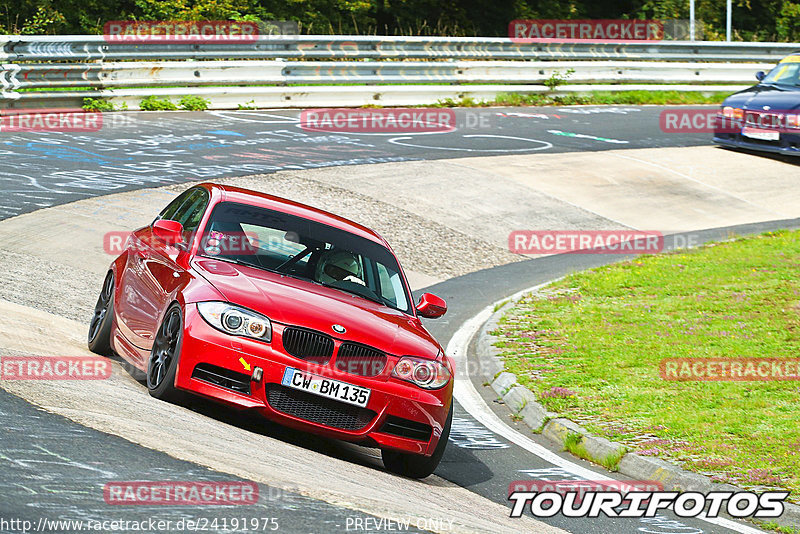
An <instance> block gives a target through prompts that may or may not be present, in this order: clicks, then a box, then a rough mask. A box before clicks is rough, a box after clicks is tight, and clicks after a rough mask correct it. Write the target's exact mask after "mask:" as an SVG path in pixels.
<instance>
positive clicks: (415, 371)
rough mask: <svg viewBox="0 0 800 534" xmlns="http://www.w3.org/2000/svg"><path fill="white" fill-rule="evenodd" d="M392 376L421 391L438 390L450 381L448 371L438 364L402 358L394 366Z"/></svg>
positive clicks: (419, 359) (420, 359) (418, 359)
mask: <svg viewBox="0 0 800 534" xmlns="http://www.w3.org/2000/svg"><path fill="white" fill-rule="evenodd" d="M392 376H393V377H395V378H399V379H400V380H405V381H407V382H411V383H412V384H416V385H417V386H419V387H421V388H423V389H439V388H441V387H443V386H444V385H446V384H447V383H448V382H449V381H450V371H448V370H447V367H445V366H444V365H442V364H441V363H439V362H435V361H432V360H423V359H422V358H412V357H411V356H403V357H402V358H400V360H399V361H398V362H397V364H396V365H395V366H394V369H393V370H392Z"/></svg>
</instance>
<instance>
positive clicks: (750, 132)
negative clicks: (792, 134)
mask: <svg viewBox="0 0 800 534" xmlns="http://www.w3.org/2000/svg"><path fill="white" fill-rule="evenodd" d="M742 135H743V136H745V137H749V138H751V139H760V140H761V141H777V140H778V139H780V136H781V135H780V133H778V132H776V131H775V130H764V129H762V128H749V127H744V128H742Z"/></svg>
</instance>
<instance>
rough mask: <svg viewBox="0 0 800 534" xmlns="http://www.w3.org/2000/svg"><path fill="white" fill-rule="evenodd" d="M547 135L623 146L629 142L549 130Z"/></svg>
mask: <svg viewBox="0 0 800 534" xmlns="http://www.w3.org/2000/svg"><path fill="white" fill-rule="evenodd" d="M547 133H551V134H553V135H562V136H564V137H576V138H580V139H591V140H593V141H603V142H604V143H617V144H621V145H626V144H628V141H623V140H621V139H610V138H608V137H597V136H596V135H587V134H579V133H573V132H562V131H561V130H547Z"/></svg>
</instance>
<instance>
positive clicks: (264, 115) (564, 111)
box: [0, 106, 800, 534]
mask: <svg viewBox="0 0 800 534" xmlns="http://www.w3.org/2000/svg"><path fill="white" fill-rule="evenodd" d="M662 109H663V108H660V107H633V106H631V107H626V106H617V107H595V106H591V107H573V108H517V109H510V108H485V109H467V110H456V120H457V124H458V127H457V128H456V129H455V130H454V131H452V132H446V133H436V134H417V135H397V134H380V135H369V134H364V133H342V132H319V131H309V130H304V129H303V128H301V127H299V125H298V120H297V116H298V114H299V112H297V111H269V112H264V111H261V112H247V111H241V112H203V113H124V114H116V115H107V116H106V124H105V125H104V128H103V129H102V130H100V131H98V132H87V133H80V134H76V133H45V134H42V133H0V143H1V145H0V156H1V157H0V171H1V174H0V191H2V194H0V220H1V219H8V218H10V217H14V216H16V215H20V214H24V213H29V212H34V211H36V210H38V209H41V208H46V207H50V206H57V205H61V204H65V203H69V202H73V201H76V200H82V199H86V198H90V197H93V196H97V195H104V194H113V193H119V192H123V191H130V190H135V189H142V188H150V187H156V186H161V185H168V184H180V183H183V182H190V181H195V180H206V179H216V178H222V177H230V176H247V175H253V174H270V173H274V172H278V171H282V170H304V169H314V168H321V167H338V166H348V165H367V164H374V163H388V162H406V161H409V162H410V161H426V160H438V159H450V158H463V157H467V156H491V155H511V154H531V153H554V154H555V153H570V152H582V153H586V152H598V151H607V150H620V149H645V148H666V147H685V146H703V145H708V144H710V143H709V140H708V137H709V136H708V134H704V133H696V134H668V133H664V132H662V131H661V130H660V128H659V120H658V118H659V114H660V113H661V111H662ZM753 157H754V158H755V159H756V160H758V159H760V158H759V157H758V156H753ZM785 165H786V166H787V167H788V169H790V170H791V171H792V172H794V173H795V174H797V166H796V165H794V164H792V163H786V164H785ZM278 194H280V193H278ZM444 200H445V199H442V201H443V202H444ZM797 226H800V221H798V220H785V221H777V222H772V223H764V224H751V225H747V226H738V227H736V228H735V229H733V230H735V231H736V232H738V233H746V232H753V231H763V230H767V229H773V228H786V227H797ZM729 230H732V229H731V228H720V229H717V230H711V231H708V232H700V233H697V232H696V233H695V235H696V236H699V239H700V240H701V241H703V240H710V239H719V238H721V237H724V236H726V235H727V234H728V231H729ZM617 259H619V257H617V256H596V255H595V256H591V255H589V256H586V255H564V256H549V257H544V258H537V259H533V260H529V261H516V262H512V263H507V264H505V265H500V266H497V267H493V268H490V269H485V270H481V271H478V272H474V273H470V274H466V275H463V276H460V277H456V278H452V279H449V280H446V281H443V282H440V283H438V284H435V285H433V286H431V287H429V288H426V289H427V290H430V291H431V292H433V293H436V294H439V295H440V296H442V297H443V298H445V299H446V300H447V301H448V304H449V308H450V311H449V312H448V315H446V316H445V318H444V319H442V320H438V321H428V323H427V325H428V327H429V328H430V329H431V331H432V332H433V333H434V334H435V335H436V336H437V338H438V339H439V340H440V342H442V344H443V345H445V346H446V345H447V344H448V341H449V340H450V339H451V338H452V337H453V336H454V334H456V332H457V331H458V330H459V328H461V326H462V324H464V323H465V322H466V321H468V320H469V319H470V318H471V317H473V316H474V315H476V314H477V313H478V312H480V311H481V309H483V308H484V307H486V306H487V305H490V304H491V303H493V302H495V301H497V300H500V299H502V298H505V297H507V296H508V295H510V294H512V293H515V292H517V291H519V290H522V289H525V288H528V287H531V286H534V285H536V284H539V283H543V282H545V281H547V280H551V279H554V278H557V277H559V276H562V275H564V274H566V273H567V272H570V271H572V270H576V269H583V268H589V267H592V266H596V265H600V264H602V263H607V262H610V261H615V260H617ZM0 345H4V343H0ZM470 352H471V351H470ZM468 354H469V353H468ZM1 355H2V354H0V356H1ZM470 357H471V356H470ZM472 378H473V385H474V386H475V388H476V389H477V390H478V391H480V392H481V393H482V395H483V397H484V400H485V406H484V413H483V414H478V415H479V417H477V418H476V414H475V413H472V412H469V411H467V410H466V409H465V408H464V407H462V406H461V405H457V408H456V414H455V420H454V426H453V431H452V434H451V437H450V440H451V443H450V444H449V447H448V449H447V452H446V454H445V457H444V459H443V461H442V463H441V465H440V467H439V469H438V470H437V471H436V475H438V476H440V477H442V478H443V479H445V480H447V481H449V482H451V483H454V484H456V485H458V486H460V487H462V488H466V489H467V490H469V491H471V492H474V493H476V494H478V495H480V496H483V497H485V498H487V499H489V500H491V501H494V502H496V503H499V504H501V505H506V504H507V501H506V496H507V487H508V484H509V482H511V481H513V480H520V479H526V478H537V479H548V478H550V479H559V480H560V479H565V478H569V479H572V478H574V479H580V478H584V479H585V478H588V477H589V476H591V474H592V473H596V474H597V475H598V476H599V477H602V476H607V475H608V473H607V472H605V471H604V470H602V469H597V468H595V467H594V466H593V465H592V464H589V463H587V462H584V461H582V460H578V459H576V458H574V457H572V456H570V455H568V454H565V453H562V452H560V451H558V450H556V449H554V448H553V447H551V446H550V445H549V443H548V442H547V441H546V440H544V439H541V438H540V437H539V436H538V435H535V434H531V433H530V432H529V431H527V430H526V429H524V428H521V427H517V428H516V429H510V430H509V431H508V432H506V433H504V434H503V435H500V434H498V433H496V432H493V431H491V430H489V429H487V428H486V427H485V426H484V425H483V424H482V423H480V422H479V420H478V419H479V418H480V417H481V416H487V415H486V414H489V413H493V414H495V415H496V416H498V417H500V418H501V419H503V420H504V421H505V422H506V423H507V424H508V425H510V426H511V427H514V426H515V425H516V424H515V423H514V422H513V421H511V419H510V418H509V417H508V411H507V408H505V407H504V406H502V405H499V404H497V403H496V402H494V398H493V396H492V395H490V394H489V393H487V392H486V389H487V388H483V387H481V386H482V384H481V383H480V382H481V380H480V379H479V378H476V377H472ZM142 394H144V395H146V393H144V392H143V393H142ZM195 409H196V410H198V411H199V412H200V413H201V414H203V415H204V416H206V417H209V418H211V419H213V420H216V422H217V423H218V424H219V425H230V426H231V427H238V428H239V429H242V430H244V431H246V432H251V433H255V434H268V435H270V436H272V437H277V439H280V440H282V441H284V442H286V443H288V444H290V445H292V446H294V447H298V448H304V449H310V450H313V451H318V452H322V453H323V454H326V455H329V456H331V457H335V458H341V459H345V460H347V461H350V462H354V463H358V464H362V465H367V466H370V467H373V468H374V469H380V460H379V459H377V458H375V456H374V454H372V453H370V452H369V451H365V450H361V448H358V447H355V446H351V445H347V444H340V443H337V442H329V441H324V440H320V439H318V438H312V437H309V436H306V435H304V434H301V433H297V432H293V431H289V430H287V429H284V428H281V427H277V426H276V425H272V424H268V423H266V422H253V421H250V420H248V419H246V418H244V417H241V416H240V415H239V414H234V413H231V412H230V411H228V410H225V409H222V408H218V407H216V406H213V405H210V404H205V403H200V404H199V405H198V407H196V408H195ZM0 413H2V417H3V420H4V421H5V422H6V424H5V425H4V427H3V429H2V431H0V461H1V462H2V463H0V465H2V470H0V484H2V486H1V487H2V490H0V517H18V518H21V519H29V520H32V521H34V524H35V523H36V520H37V518H40V517H42V516H43V515H44V516H45V517H47V518H49V519H60V518H61V519H98V520H99V519H107V518H108V516H110V515H111V516H113V518H114V519H121V520H125V519H127V520H141V519H144V518H151V517H157V518H160V519H165V520H166V519H169V520H172V521H173V522H174V521H177V520H179V519H181V518H194V519H197V518H198V517H200V516H205V517H231V516H238V517H241V518H253V517H258V518H264V517H276V518H278V522H279V524H280V531H281V532H344V531H348V530H349V531H356V530H359V529H357V528H356V527H354V525H355V524H356V522H355V520H356V519H359V520H360V522H359V523H358V524H361V525H363V524H365V523H364V522H363V521H365V520H367V519H371V520H373V521H374V523H372V524H373V527H372V531H373V532H375V531H379V532H406V531H407V530H405V529H402V528H400V529H398V528H389V527H391V525H388V526H387V525H386V524H385V523H378V522H379V521H380V520H381V518H380V517H378V516H377V515H371V514H365V513H362V512H358V511H356V510H355V509H354V507H353V506H350V505H348V504H347V503H338V504H337V503H330V502H325V501H324V500H322V499H318V498H314V497H309V496H306V495H301V494H299V493H295V492H289V491H286V490H283V489H280V488H276V487H271V486H268V485H264V484H260V485H259V493H260V495H261V500H260V504H259V505H257V506H255V507H236V508H237V509H235V510H231V509H230V507H223V506H219V507H209V508H205V509H203V510H202V512H198V511H197V510H191V509H187V508H186V507H160V508H159V509H152V508H149V507H130V506H128V507H125V506H122V507H113V508H114V509H113V510H111V511H109V506H108V505H107V504H106V503H105V502H104V501H103V499H102V491H101V490H102V486H103V484H104V483H105V482H107V481H109V480H141V479H148V480H235V479H236V477H232V476H231V475H228V474H223V473H220V472H218V471H214V470H212V469H209V468H207V467H203V466H201V465H197V464H195V463H191V462H187V461H183V460H178V459H176V458H173V457H172V456H170V455H167V454H165V453H163V452H159V451H156V450H151V449H150V448H146V447H143V446H140V445H137V444H134V443H131V442H130V441H127V440H125V439H122V438H120V437H118V436H115V435H111V434H106V433H103V432H99V431H97V430H94V429H91V428H86V427H84V426H82V425H79V424H77V423H75V422H73V421H70V420H69V419H67V418H64V417H62V416H60V415H55V414H52V413H48V412H45V411H42V410H40V409H38V408H36V407H35V406H33V405H32V404H30V403H28V402H26V401H24V400H22V399H20V398H19V397H17V396H15V395H12V394H10V393H8V392H6V391H4V390H2V389H0ZM165 424H167V422H165ZM514 430H517V431H519V432H520V433H524V435H525V436H526V437H527V438H529V439H532V440H533V441H535V442H536V443H538V444H539V445H540V446H542V447H544V448H546V449H549V450H550V452H551V453H552V454H551V455H548V456H547V459H546V458H543V457H542V455H539V454H536V453H535V451H532V450H530V448H526V447H523V446H520V445H518V444H517V443H515V442H514V440H512V439H510V436H512V435H513V432H514ZM555 458H558V459H557V460H556V459H555ZM408 484H414V482H411V481H408ZM89 488H95V489H98V488H99V490H97V491H90V490H89ZM154 508H158V507H154ZM243 508H244V509H246V510H245V511H244V513H243V512H242V509H243ZM505 520H506V519H505V518H504V521H505ZM544 522H545V523H547V524H548V525H551V526H554V527H558V528H562V529H564V530H567V531H570V532H605V533H614V534H618V533H619V534H621V533H628V532H631V533H633V532H649V533H664V534H667V533H676V534H677V533H700V532H755V531H756V530H755V529H753V527H752V526H750V525H747V524H744V523H740V522H734V521H730V520H722V521H715V522H712V521H710V520H709V521H705V520H700V519H679V518H677V517H675V516H674V515H673V514H671V513H669V512H664V513H662V514H660V515H659V516H658V517H656V518H654V519H635V518H631V519H615V520H599V519H567V518H563V517H556V518H551V519H546V520H544ZM367 524H368V523H367ZM378 524H380V525H381V526H380V527H377V525H378ZM424 526H428V525H424ZM424 526H423V525H417V526H415V525H413V524H412V525H411V531H417V532H419V531H426V530H427V529H426V528H419V527H424ZM430 526H433V525H430ZM217 530H219V531H226V530H225V529H217ZM431 530H435V531H448V530H449V529H448V526H447V525H446V524H443V525H439V524H437V525H436V528H432V529H431ZM500 530H501V529H500V528H498V531H500ZM0 531H3V532H5V530H3V528H2V526H0ZM9 531H11V530H9ZM61 531H70V530H69V529H67V528H64V529H63V530H61ZM227 531H234V530H232V529H231V530H227Z"/></svg>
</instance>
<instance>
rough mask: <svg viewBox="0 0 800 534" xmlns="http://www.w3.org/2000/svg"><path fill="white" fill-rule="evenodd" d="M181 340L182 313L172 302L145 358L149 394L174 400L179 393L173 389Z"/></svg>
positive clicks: (169, 400)
mask: <svg viewBox="0 0 800 534" xmlns="http://www.w3.org/2000/svg"><path fill="white" fill-rule="evenodd" d="M182 341H183V315H182V314H181V308H180V306H179V305H178V304H173V305H172V306H170V307H169V308H168V309H167V313H165V314H164V320H163V321H162V322H161V326H160V327H159V328H158V332H157V333H156V337H155V339H154V340H153V348H152V349H150V358H149V359H148V360H147V391H148V392H149V393H150V395H151V396H153V397H155V398H157V399H160V400H164V401H168V402H175V401H178V400H180V393H179V392H178V390H177V389H175V374H176V373H177V370H178V357H179V356H180V353H181V343H182Z"/></svg>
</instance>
